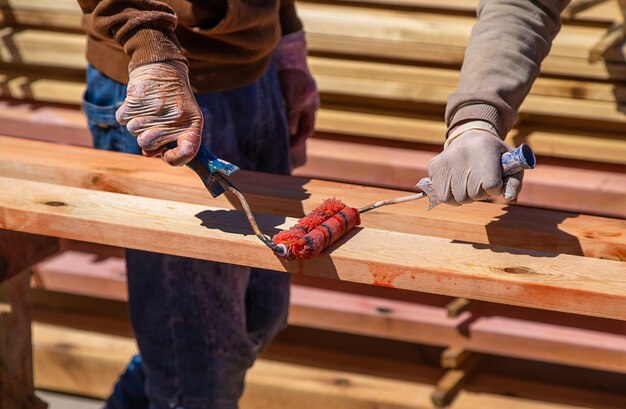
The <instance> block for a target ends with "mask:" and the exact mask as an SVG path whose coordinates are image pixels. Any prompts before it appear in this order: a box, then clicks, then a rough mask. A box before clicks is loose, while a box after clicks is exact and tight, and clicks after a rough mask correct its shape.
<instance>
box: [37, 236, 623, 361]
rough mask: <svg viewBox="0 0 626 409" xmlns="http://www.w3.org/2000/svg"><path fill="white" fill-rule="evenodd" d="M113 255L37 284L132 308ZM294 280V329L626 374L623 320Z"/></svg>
mask: <svg viewBox="0 0 626 409" xmlns="http://www.w3.org/2000/svg"><path fill="white" fill-rule="evenodd" d="M85 247H86V248H85ZM88 251H90V252H88ZM107 254H112V251H111V250H109V249H103V248H102V246H95V245H88V246H86V245H85V244H76V243H72V244H71V245H70V246H69V247H68V250H67V251H66V252H64V253H63V254H61V255H59V256H56V257H54V258H53V259H51V260H49V261H46V262H44V263H41V264H39V265H38V266H37V268H36V270H35V274H36V279H35V280H34V283H33V285H35V286H36V287H37V288H43V289H46V290H48V291H54V292H61V293H66V294H75V295H76V294H77V295H86V296H90V297H96V298H98V299H109V300H118V301H126V299H127V292H126V279H125V271H126V266H125V263H124V259H123V258H122V257H121V255H118V256H107ZM294 281H295V284H293V285H292V287H291V305H290V311H289V323H290V324H291V325H297V326H302V327H309V328H318V329H324V330H330V331H338V332H347V333H353V334H360V335H366V336H372V337H377V338H386V339H395V340H400V341H410V342H416V343H426V344H431V345H446V346H447V345H454V346H456V347H457V348H460V349H471V350H473V351H479V352H484V353H491V354H496V355H505V356H512V357H517V358H525V359H533V360H540V361H546V362H554V363H560V364H566V365H574V366H584V367H589V368H596V369H602V370H608V371H614V372H626V324H624V323H621V322H618V321H614V320H601V319H598V318H593V319H589V318H587V319H585V318H583V317H580V316H576V317H574V318H572V317H571V316H567V315H564V314H554V313H552V314H548V313H546V312H545V311H541V312H538V311H534V310H528V309H519V308H512V307H507V308H503V306H501V305H492V304H491V305H490V304H485V303H481V304H480V305H478V306H475V308H474V309H473V310H472V311H471V312H469V313H463V314H461V315H460V316H457V317H455V318H454V319H450V318H448V317H446V308H445V306H444V304H445V303H446V301H447V299H446V298H445V297H433V296H430V295H426V294H417V293H413V294H412V297H411V300H394V299H393V297H392V295H393V294H390V293H389V291H384V290H382V289H378V288H371V287H363V286H355V285H346V284H345V283H338V284H341V285H334V286H331V284H334V283H332V282H330V283H329V282H324V283H323V284H324V286H325V287H326V288H318V287H317V286H315V285H316V284H320V285H321V284H322V283H310V282H308V283H307V282H304V283H302V281H303V280H302V279H301V278H299V277H294ZM38 307H39V308H38V309H39V310H41V309H50V308H54V307H53V306H52V305H39V306H38ZM321 316H323V317H324V319H323V320H320V319H319V317H321ZM468 321H469V322H470V324H469V325H466V326H464V325H463V323H464V322H468Z"/></svg>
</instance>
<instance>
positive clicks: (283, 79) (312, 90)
mask: <svg viewBox="0 0 626 409" xmlns="http://www.w3.org/2000/svg"><path fill="white" fill-rule="evenodd" d="M306 53H307V46H306V40H305V38H304V31H297V32H295V33H291V34H288V35H286V36H283V37H282V39H281V40H280V42H279V43H278V46H277V47H276V49H275V51H274V59H275V61H276V69H277V70H278V76H279V78H280V84H281V87H282V94H283V99H284V101H285V108H286V109H287V120H288V123H289V137H290V148H291V151H292V154H293V152H294V151H295V150H297V149H298V148H304V142H305V141H306V139H307V138H308V137H309V136H311V135H312V134H313V129H314V126H315V113H316V112H317V110H318V109H319V107H320V98H319V95H318V93H317V86H316V85H315V80H313V76H312V75H311V72H310V71H309V67H308V66H307V60H306Z"/></svg>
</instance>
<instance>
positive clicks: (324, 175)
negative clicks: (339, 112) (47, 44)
mask: <svg viewBox="0 0 626 409" xmlns="http://www.w3.org/2000/svg"><path fill="white" fill-rule="evenodd" d="M324 112H325V113H324ZM324 112H322V114H321V116H320V120H321V123H322V124H323V123H324V120H325V119H324V117H327V114H328V112H329V111H328V110H327V111H324ZM366 117H367V116H365V115H364V116H363V118H366ZM0 118H1V119H2V120H1V121H0V133H1V134H4V135H9V136H18V137H23V138H29V139H38V140H43V141H48V142H55V143H62V144H70V145H77V146H91V143H92V142H91V135H90V134H89V131H88V129H87V126H86V122H87V120H86V118H85V116H84V113H83V112H82V111H80V110H78V109H77V108H69V107H58V106H49V105H48V106H47V105H43V106H36V105H29V104H25V103H18V102H16V101H12V102H0ZM361 122H362V121H361ZM391 122H393V121H391ZM432 122H433V124H435V121H432ZM355 123H360V122H359V121H356V120H355ZM436 123H437V129H435V128H433V129H428V128H424V130H423V131H420V129H421V128H415V129H413V128H410V129H407V131H406V132H407V135H411V133H412V134H413V135H415V136H418V135H420V132H423V133H424V136H428V135H439V134H443V132H444V129H443V123H440V122H436ZM365 124H366V125H367V122H366V123H365ZM363 129H365V127H364V128H363ZM391 129H392V128H385V130H381V132H382V131H390V130H391ZM356 130H357V128H356V127H353V128H352V131H356ZM347 131H348V132H349V130H347ZM370 131H371V128H370ZM318 135H319V137H317V138H312V139H309V141H308V144H307V146H308V147H307V163H306V164H305V166H304V167H303V168H299V169H297V170H296V171H295V175H297V176H302V177H312V178H318V179H327V180H336V181H340V182H348V183H357V184H364V185H372V184H375V185H377V186H381V187H388V188H392V189H402V190H408V189H412V188H413V186H414V185H415V182H416V180H419V179H421V178H422V177H425V176H427V170H426V166H427V164H428V161H429V160H430V159H431V158H432V157H434V156H435V154H436V152H431V151H422V150H416V149H407V148H400V147H393V146H386V145H380V141H378V142H377V144H367V143H364V141H362V140H360V139H356V140H354V141H352V140H345V138H344V140H331V139H329V138H336V137H337V135H330V136H329V135H325V134H318ZM518 135H520V136H522V135H523V138H518ZM535 135H536V131H532V132H530V133H529V134H528V133H526V132H522V131H517V132H515V133H514V134H513V135H511V138H512V139H513V140H510V141H509V142H511V143H514V144H518V143H520V142H522V141H525V142H530V143H531V144H532V146H533V147H534V149H535V150H537V146H538V145H541V144H542V140H543V139H541V138H539V139H537V138H535ZM546 135H548V134H546ZM420 137H421V136H420ZM598 137H600V136H598ZM517 139H519V140H517ZM580 139H581V141H586V140H588V139H589V138H580ZM545 140H546V141H551V142H550V143H549V144H547V145H546V146H545V149H548V150H550V152H551V153H550V154H551V155H556V156H561V155H563V156H567V155H572V156H579V157H581V158H583V157H584V156H585V155H582V154H581V155H577V154H576V152H577V151H578V150H576V151H574V150H571V151H568V149H569V147H571V146H572V145H576V141H577V138H576V137H575V136H574V135H565V134H563V135H561V136H559V137H558V138H557V139H554V138H551V139H545ZM563 147H566V148H567V149H563ZM578 149H579V151H580V152H583V151H584V152H587V154H586V156H587V157H590V152H591V151H592V149H593V147H592V146H590V145H589V144H587V143H585V142H583V143H582V144H581V145H580V147H579V148H578ZM607 149H608V147H607ZM604 153H605V150H598V151H597V153H596V154H597V155H598V159H600V158H606V156H605V155H604ZM624 157H626V156H624ZM606 160H609V158H607V159H606ZM539 162H542V160H541V158H540V159H539ZM519 204H522V205H531V206H539V207H545V208H552V209H558V210H565V211H574V212H583V213H593V214H600V215H606V216H612V217H626V210H625V209H626V173H625V172H619V171H615V170H611V169H609V170H604V169H577V168H575V167H572V166H571V165H570V166H559V165H550V164H544V163H540V164H539V165H538V167H537V168H536V169H535V170H533V171H532V172H527V173H526V175H525V178H524V194H522V195H521V196H520V199H519Z"/></svg>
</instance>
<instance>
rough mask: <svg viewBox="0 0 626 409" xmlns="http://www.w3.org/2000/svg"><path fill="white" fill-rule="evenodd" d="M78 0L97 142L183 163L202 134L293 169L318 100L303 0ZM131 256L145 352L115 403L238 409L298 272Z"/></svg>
mask: <svg viewBox="0 0 626 409" xmlns="http://www.w3.org/2000/svg"><path fill="white" fill-rule="evenodd" d="M79 4H80V6H81V8H82V10H83V13H84V16H83V27H84V29H85V31H86V33H87V60H88V62H89V64H90V65H89V66H88V69H87V89H86V91H85V95H84V110H85V112H86V114H87V117H88V121H89V127H90V130H91V133H92V135H93V143H94V145H95V147H97V148H100V149H107V150H114V151H121V152H127V153H134V154H140V153H143V154H144V155H146V156H156V155H161V156H162V158H163V160H164V161H165V162H167V163H169V164H171V165H183V164H185V163H187V162H188V161H189V160H191V159H192V158H193V157H194V156H195V154H196V152H197V151H198V148H199V146H200V143H203V144H204V145H205V146H206V147H207V148H208V149H209V150H211V151H212V152H214V153H215V154H216V155H218V156H219V157H220V158H222V159H224V160H227V161H229V162H231V163H234V164H236V165H237V166H239V167H241V168H242V169H246V170H252V171H259V172H269V173H276V174H282V175H287V174H289V173H290V170H291V166H290V152H291V153H292V155H293V153H294V152H295V153H298V152H299V151H300V150H301V149H302V146H303V144H304V142H305V140H306V138H307V137H308V136H309V135H311V133H312V131H313V123H314V118H315V113H316V111H317V109H318V107H319V97H318V93H317V89H316V86H315V82H314V81H313V78H312V77H311V74H310V73H309V70H308V68H307V62H306V42H305V35H304V32H303V31H302V24H301V22H300V20H299V18H298V17H297V15H296V10H295V6H294V0H280V1H279V0H207V1H190V0H189V1H188V0H164V1H156V0H124V1H121V0H101V1H98V0H79ZM172 142H173V143H174V144H175V145H176V146H175V147H174V148H173V149H167V148H165V147H164V145H165V144H167V143H172ZM155 188H157V189H158V186H155ZM146 240H149V238H146ZM126 262H127V271H128V296H129V309H130V318H131V323H132V327H133V331H134V333H135V336H136V339H137V343H138V346H139V351H140V354H141V355H140V356H136V357H134V358H133V359H132V361H131V362H130V363H129V365H128V367H127V369H126V371H125V373H123V374H122V375H121V377H120V379H119V381H118V382H117V384H116V385H115V387H114V390H113V393H112V395H111V397H110V398H109V399H108V401H107V403H106V405H107V406H106V407H107V408H108V409H130V408H132V409H143V408H146V409H147V408H150V409H161V408H168V409H169V408H184V409H213V408H219V409H232V408H236V407H237V401H238V399H239V397H240V395H241V393H242V390H243V382H244V376H245V373H246V371H247V369H248V368H249V367H250V366H251V365H252V363H253V362H254V360H255V358H256V356H257V354H258V353H259V351H260V350H262V349H263V347H264V346H265V345H267V343H268V342H269V341H270V340H271V339H272V338H273V337H274V335H275V334H276V333H277V332H278V331H279V330H280V329H282V328H283V326H284V325H285V323H286V315H287V307H288V303H289V275H288V274H284V273H278V272H272V271H264V270H259V269H251V268H248V267H243V266H237V265H227V264H219V263H213V262H209V261H201V260H195V259H189V258H183V257H175V256H170V255H163V254H155V253H148V252H144V251H137V250H127V252H126Z"/></svg>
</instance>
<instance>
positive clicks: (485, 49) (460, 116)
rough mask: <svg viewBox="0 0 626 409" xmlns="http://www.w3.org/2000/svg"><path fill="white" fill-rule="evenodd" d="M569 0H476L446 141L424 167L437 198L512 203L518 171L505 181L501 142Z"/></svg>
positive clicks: (448, 115) (448, 112) (519, 176)
mask: <svg viewBox="0 0 626 409" xmlns="http://www.w3.org/2000/svg"><path fill="white" fill-rule="evenodd" d="M568 3H569V1H567V0H497V1H496V0H481V1H480V3H479V6H478V11H477V15H478V21H477V23H476V25H475V26H474V28H473V30H472V35H471V38H470V42H469V45H468V47H467V50H466V52H465V60H464V61H463V67H462V69H461V78H460V80H459V84H458V86H457V89H456V91H455V92H454V93H453V94H452V95H451V96H450V97H449V98H448V104H447V107H446V117H445V118H446V124H447V125H448V132H447V135H446V138H449V140H448V141H447V142H446V144H445V145H444V151H443V152H442V153H441V154H439V155H437V156H436V157H435V158H433V160H432V161H431V162H430V163H429V166H428V173H429V175H430V177H431V180H432V183H433V187H434V189H435V192H436V194H437V196H438V197H439V199H441V200H442V201H444V202H446V203H448V204H451V205H459V204H462V203H469V202H472V201H474V200H480V199H484V198H486V197H488V196H495V195H499V194H504V197H505V199H506V200H508V201H512V200H515V199H516V198H517V195H518V193H519V191H520V190H521V183H522V178H523V173H521V172H520V173H519V174H516V175H513V176H511V177H508V178H505V180H504V181H503V180H502V175H501V171H500V156H501V155H502V154H503V153H505V152H507V151H509V150H511V148H510V147H509V146H508V145H506V144H504V143H503V142H502V139H504V137H505V136H506V134H507V133H508V132H509V131H510V130H511V127H512V126H513V122H514V120H515V117H516V115H517V111H518V109H519V106H520V105H521V104H522V102H523V101H524V98H525V97H526V95H527V94H528V92H529V91H530V88H531V86H532V84H533V82H534V81H535V79H536V78H537V76H538V75H539V69H540V66H541V62H542V61H543V59H544V58H545V57H546V55H547V54H548V52H549V51H550V47H551V45H552V40H553V39H554V37H555V36H556V34H557V33H558V31H559V29H560V28H561V19H560V12H561V11H562V10H563V9H564V8H565V6H566V5H567V4H568Z"/></svg>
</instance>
